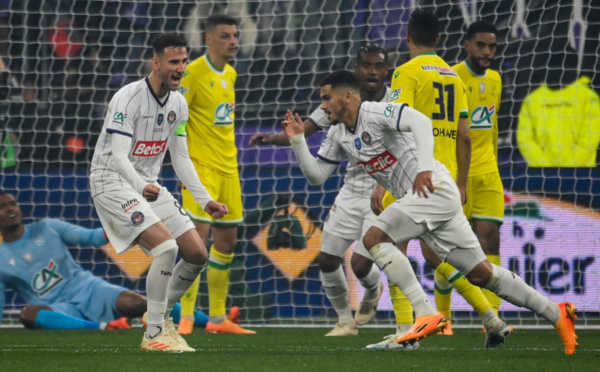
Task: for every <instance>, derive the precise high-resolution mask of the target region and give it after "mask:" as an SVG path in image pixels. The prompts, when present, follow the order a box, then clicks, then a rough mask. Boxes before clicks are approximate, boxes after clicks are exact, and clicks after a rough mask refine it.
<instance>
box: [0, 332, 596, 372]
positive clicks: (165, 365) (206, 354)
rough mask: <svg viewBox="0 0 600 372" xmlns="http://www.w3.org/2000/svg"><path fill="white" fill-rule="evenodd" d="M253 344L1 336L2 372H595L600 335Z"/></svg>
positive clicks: (270, 335) (304, 335)
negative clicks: (573, 348)
mask: <svg viewBox="0 0 600 372" xmlns="http://www.w3.org/2000/svg"><path fill="white" fill-rule="evenodd" d="M256 330H257V331H258V334H257V335H255V336H252V335H248V336H235V335H207V334H205V333H204V330H203V329H196V331H195V333H194V334H192V335H190V336H186V338H187V340H188V342H189V344H190V346H192V347H195V348H196V349H197V352H196V353H185V354H163V353H156V352H152V353H150V352H142V351H139V348H138V346H139V343H140V341H141V337H142V329H141V328H134V329H132V330H127V331H122V332H115V331H107V332H99V331H28V330H24V329H1V330H0V371H11V372H12V371H19V372H21V371H44V372H46V371H83V372H93V371H102V372H107V371H108V372H113V371H132V372H133V371H165V372H166V371H169V372H183V371H213V372H221V371H224V372H225V371H226V372H230V371H311V372H321V371H365V372H370V371H376V372H382V371H461V372H468V371H480V372H492V371H503V372H515V371H561V372H573V371H597V370H599V369H600V367H599V365H600V331H598V330H579V331H578V334H579V343H580V345H581V346H580V347H579V348H578V350H577V354H575V355H565V354H564V351H563V347H562V343H561V342H560V340H559V339H558V336H556V334H555V332H554V331H553V330H551V329H535V330H525V329H518V330H517V331H516V333H515V334H514V335H513V336H511V337H510V338H509V339H508V341H507V343H506V344H504V345H502V347H501V348H499V349H496V350H486V349H484V348H483V342H484V338H483V336H482V335H481V334H480V333H479V330H476V329H455V335H454V336H452V337H448V336H432V337H429V338H428V339H426V340H424V341H423V342H422V344H421V349H420V350H414V351H399V350H382V351H377V350H366V349H364V346H365V345H367V344H369V343H373V342H377V341H379V340H380V339H381V337H382V336H385V335H386V334H387V333H386V332H388V330H385V329H374V328H366V329H365V328H363V329H361V330H360V335H359V336H357V337H323V334H324V333H325V332H326V331H327V329H324V328H257V329H256Z"/></svg>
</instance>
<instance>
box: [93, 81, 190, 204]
mask: <svg viewBox="0 0 600 372" xmlns="http://www.w3.org/2000/svg"><path fill="white" fill-rule="evenodd" d="M187 120H188V108H187V103H186V101H185V98H184V97H183V95H181V93H179V92H176V91H175V92H171V91H170V92H169V93H167V96H166V97H162V98H159V97H157V96H156V94H155V93H154V91H153V90H152V87H151V86H150V82H149V81H148V78H144V79H142V80H139V81H136V82H133V83H131V84H128V85H126V86H124V87H123V88H121V89H120V90H119V91H118V92H117V93H116V94H115V95H114V96H113V98H112V99H111V101H110V103H109V105H108V110H107V113H106V119H105V120H104V126H103V127H102V132H101V133H100V137H99V138H98V142H97V144H96V148H95V150H94V157H93V159H92V166H91V175H90V187H91V191H92V196H95V195H97V194H99V193H101V192H103V191H104V190H108V189H114V188H123V187H127V188H132V185H130V184H129V183H128V182H127V181H126V180H125V179H124V178H123V177H122V176H121V175H120V174H119V172H118V171H117V170H116V169H115V167H114V166H113V165H112V164H111V163H112V156H113V155H112V149H111V138H112V135H123V136H128V137H131V138H132V145H131V149H130V151H129V155H128V158H129V161H131V163H132V164H133V167H134V168H135V171H136V172H137V173H138V175H139V176H140V177H141V178H142V179H143V180H144V181H146V182H148V183H152V184H156V181H157V179H158V174H159V172H160V169H161V166H162V162H163V159H164V157H165V152H166V150H167V147H168V142H169V137H171V136H172V135H174V134H175V131H176V130H177V129H178V127H179V126H180V124H182V123H183V122H186V121H187ZM176 135H184V136H185V127H184V130H183V131H181V130H178V131H177V133H176Z"/></svg>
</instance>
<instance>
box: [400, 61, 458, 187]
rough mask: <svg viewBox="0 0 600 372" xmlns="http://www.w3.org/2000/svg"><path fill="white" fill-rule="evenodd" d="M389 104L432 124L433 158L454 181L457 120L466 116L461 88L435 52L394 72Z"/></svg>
mask: <svg viewBox="0 0 600 372" xmlns="http://www.w3.org/2000/svg"><path fill="white" fill-rule="evenodd" d="M391 89H392V91H391V93H390V101H392V102H398V103H406V104H408V105H409V106H411V107H412V108H414V109H416V110H419V111H420V112H422V113H423V114H425V115H426V116H427V117H429V118H430V119H431V120H432V122H433V136H434V138H435V145H434V151H433V156H434V157H435V158H436V159H437V160H439V161H440V162H442V163H443V164H444V165H445V166H446V167H447V168H448V170H449V171H450V174H452V176H453V177H454V178H455V179H456V175H457V172H458V164H457V160H456V137H457V135H458V118H459V117H466V116H468V115H469V106H468V103H467V95H466V90H465V85H464V83H463V82H462V80H461V79H460V77H459V76H458V74H457V73H456V71H454V70H453V69H452V68H450V66H449V65H448V64H447V63H446V62H445V61H444V60H443V59H442V58H441V57H439V56H438V55H437V54H436V53H435V52H431V53H423V54H419V55H418V56H416V57H415V58H413V59H411V60H410V61H408V62H406V63H405V64H403V65H402V66H400V67H398V68H397V69H396V71H394V75H393V76H392V86H391Z"/></svg>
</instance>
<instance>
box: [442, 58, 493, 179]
mask: <svg viewBox="0 0 600 372" xmlns="http://www.w3.org/2000/svg"><path fill="white" fill-rule="evenodd" d="M452 68H453V69H454V70H455V71H456V72H457V73H458V76H460V78H461V79H462V81H463V82H464V83H465V86H466V87H467V99H468V102H469V128H470V133H471V168H470V170H469V177H473V176H479V175H482V174H487V173H492V172H496V171H497V170H498V160H497V155H498V110H499V109H500V101H501V98H502V78H501V77H500V74H499V73H498V72H497V71H494V70H490V69H487V70H486V72H485V74H483V75H478V74H477V73H476V72H475V71H473V69H471V67H470V66H469V64H468V62H466V61H463V62H461V63H459V64H457V65H454V66H452Z"/></svg>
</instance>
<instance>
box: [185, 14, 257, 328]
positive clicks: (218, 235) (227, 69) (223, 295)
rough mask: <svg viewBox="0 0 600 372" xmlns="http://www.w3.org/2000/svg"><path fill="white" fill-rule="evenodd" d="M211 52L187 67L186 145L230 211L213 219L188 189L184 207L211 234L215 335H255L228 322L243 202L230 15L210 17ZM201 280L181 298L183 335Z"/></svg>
mask: <svg viewBox="0 0 600 372" xmlns="http://www.w3.org/2000/svg"><path fill="white" fill-rule="evenodd" d="M204 31H205V40H206V45H207V52H206V54H205V55H203V56H202V57H200V58H198V59H197V60H195V61H193V62H191V63H190V64H188V66H187V69H186V72H185V74H184V76H183V79H182V81H181V90H182V93H183V95H184V96H185V98H186V100H187V103H188V106H189V115H190V117H189V121H188V123H187V141H188V147H189V151H190V157H191V158H192V161H193V162H194V166H195V168H196V171H197V172H198V176H199V177H200V179H201V180H202V183H203V184H204V185H205V187H206V188H207V190H208V191H209V193H210V194H211V195H212V196H213V198H215V200H218V201H219V202H221V203H224V204H226V205H227V206H228V207H229V214H227V216H226V217H224V218H222V219H220V220H218V222H217V221H216V220H214V219H213V218H212V217H211V216H210V215H208V214H207V213H205V212H204V211H203V210H202V207H201V206H200V205H199V204H198V203H197V202H196V201H195V200H194V198H193V197H192V195H191V194H190V193H189V192H188V190H187V189H185V188H183V190H182V197H183V207H184V209H185V210H186V212H187V213H188V215H189V216H190V218H191V219H192V221H194V224H195V225H196V230H197V231H198V233H199V234H200V237H201V238H202V240H203V241H204V243H205V244H206V242H207V240H208V237H209V234H210V232H211V230H212V239H213V245H212V247H211V249H210V255H209V261H208V269H207V275H206V276H207V285H208V301H209V322H208V323H207V324H206V331H207V332H211V333H235V334H254V333H255V332H253V331H248V330H245V329H243V328H241V327H240V326H239V325H237V324H236V322H235V320H236V319H228V317H227V315H226V309H225V302H226V299H227V292H228V289H229V276H230V273H231V269H230V265H231V262H232V260H233V252H234V248H235V246H236V243H237V226H238V225H239V224H240V223H241V222H242V220H243V215H242V214H243V211H242V197H241V187H240V178H239V172H238V162H237V148H236V146H235V133H234V117H235V116H234V109H235V90H234V86H235V80H236V78H237V73H236V71H235V69H234V68H233V67H232V66H231V65H229V64H228V63H227V62H229V60H230V59H231V58H233V56H234V55H235V52H236V50H237V46H238V28H237V21H236V20H235V19H234V18H232V17H230V16H226V15H211V16H209V17H208V18H207V19H206V22H205V27H204ZM198 283H199V279H196V282H195V283H194V284H193V285H192V287H191V288H190V289H189V290H188V292H186V294H185V295H184V296H183V297H182V299H181V302H182V319H181V322H180V325H179V333H182V334H186V333H191V332H192V329H193V322H192V320H193V319H191V316H192V315H193V309H194V307H195V304H196V297H197V294H198Z"/></svg>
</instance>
